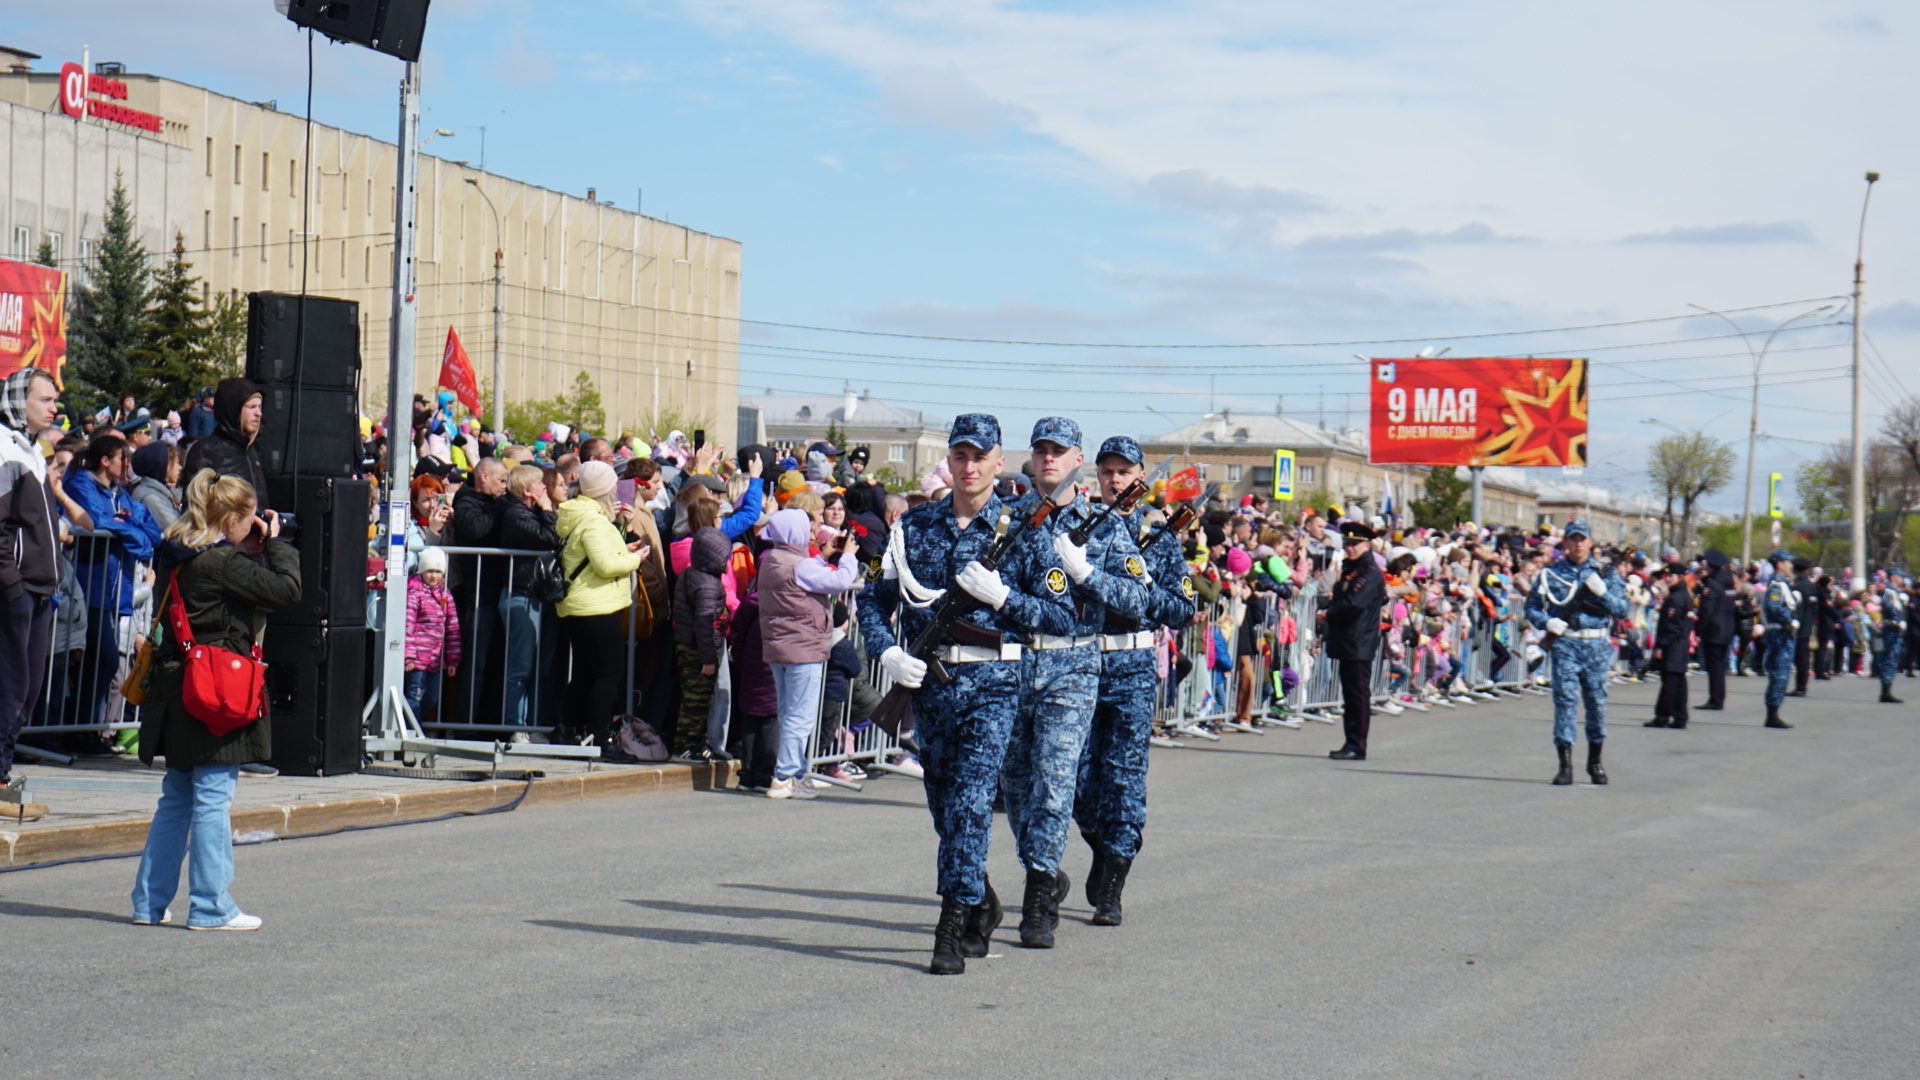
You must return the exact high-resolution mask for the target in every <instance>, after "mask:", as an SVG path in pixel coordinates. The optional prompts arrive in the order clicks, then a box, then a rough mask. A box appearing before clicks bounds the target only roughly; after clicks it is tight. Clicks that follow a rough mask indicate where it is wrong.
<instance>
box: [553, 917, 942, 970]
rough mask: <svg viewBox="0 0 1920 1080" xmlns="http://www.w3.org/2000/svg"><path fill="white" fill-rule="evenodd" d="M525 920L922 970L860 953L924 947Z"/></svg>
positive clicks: (660, 939) (685, 942)
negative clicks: (815, 942)
mask: <svg viewBox="0 0 1920 1080" xmlns="http://www.w3.org/2000/svg"><path fill="white" fill-rule="evenodd" d="M527 923H528V925H530V926H545V927H548V928H549V929H553V930H581V931H585V932H587V933H590V934H608V935H611V936H613V937H624V938H637V939H640V940H642V941H658V942H660V943H662V944H665V945H740V946H744V947H747V948H754V949H772V950H774V951H775V952H786V953H796V954H798V955H801V956H818V957H821V958H823V959H827V960H847V961H852V962H854V963H859V964H878V965H880V966H881V967H897V968H906V969H907V970H908V971H923V970H925V968H926V965H925V964H924V963H922V962H919V961H913V960H890V959H887V958H885V957H881V956H862V955H860V954H861V953H914V954H924V953H925V952H926V949H924V948H919V949H885V948H873V947H868V946H851V945H849V946H833V945H802V944H800V943H798V942H794V941H788V940H787V939H785V938H777V937H768V936H766V935H764V934H727V933H721V932H719V931H715V930H668V929H665V928H663V927H654V926H601V925H599V924H596V923H583V922H571V921H569V920H566V919H528V920H527Z"/></svg>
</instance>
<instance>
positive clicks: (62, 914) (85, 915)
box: [0, 900, 133, 925]
mask: <svg viewBox="0 0 1920 1080" xmlns="http://www.w3.org/2000/svg"><path fill="white" fill-rule="evenodd" d="M0 915H17V916H20V917H21V918H27V919H92V920H93V921H94V922H110V923H127V924H128V925H132V918H133V917H132V916H131V915H115V914H113V913H112V912H110V911H82V910H81V909H79V908H64V907H47V906H46V905H44V904H23V903H20V902H19V901H16V900H0Z"/></svg>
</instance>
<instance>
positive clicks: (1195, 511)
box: [1140, 481, 1220, 551]
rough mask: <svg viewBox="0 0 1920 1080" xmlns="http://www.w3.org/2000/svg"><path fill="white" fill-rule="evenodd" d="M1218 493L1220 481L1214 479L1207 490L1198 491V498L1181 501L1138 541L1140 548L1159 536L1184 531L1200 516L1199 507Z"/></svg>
mask: <svg viewBox="0 0 1920 1080" xmlns="http://www.w3.org/2000/svg"><path fill="white" fill-rule="evenodd" d="M1219 493H1220V483H1219V481H1215V482H1214V483H1212V484H1209V485H1208V486H1207V490H1205V491H1203V492H1201V493H1200V497H1199V498H1197V499H1195V500H1193V501H1192V502H1184V503H1181V504H1180V506H1179V509H1176V510H1175V511H1174V512H1173V513H1172V514H1170V515H1169V516H1168V517H1167V520H1165V521H1163V522H1161V523H1160V527H1159V528H1157V529H1155V530H1153V532H1152V533H1151V534H1149V535H1148V536H1147V538H1146V539H1145V540H1142V541H1141V542H1140V550H1141V551H1145V550H1147V548H1149V547H1151V546H1153V545H1154V544H1157V543H1159V542H1160V538H1161V537H1163V536H1165V535H1167V534H1168V533H1181V532H1185V531H1186V529H1187V526H1189V525H1192V524H1193V519H1194V518H1197V517H1199V516H1200V508H1201V507H1202V506H1205V505H1206V504H1207V503H1209V502H1212V501H1213V497H1214V496H1215V495H1218V494H1219Z"/></svg>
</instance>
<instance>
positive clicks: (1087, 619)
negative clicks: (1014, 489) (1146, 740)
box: [1000, 417, 1146, 874]
mask: <svg viewBox="0 0 1920 1080" xmlns="http://www.w3.org/2000/svg"><path fill="white" fill-rule="evenodd" d="M1042 439H1045V440H1048V441H1050V442H1055V443H1058V444H1059V445H1061V446H1078V445H1079V444H1080V428H1079V425H1078V424H1075V423H1074V422H1073V421H1071V420H1067V419H1065V418H1063V417H1046V418H1043V419H1042V420H1041V421H1040V422H1039V423H1037V424H1035V425H1034V427H1033V439H1032V441H1033V442H1036V443H1037V442H1040V441H1041V440H1042ZM1039 501H1040V495H1039V494H1038V493H1037V492H1029V493H1028V494H1027V495H1025V496H1023V497H1022V498H1021V499H1019V500H1018V501H1017V502H1016V503H1015V506H1016V509H1017V511H1018V512H1020V513H1031V512H1032V510H1033V507H1034V506H1035V505H1037V504H1038V503H1039ZM1092 513H1093V510H1092V506H1091V504H1090V503H1088V501H1087V499H1086V497H1085V496H1084V495H1077V494H1076V495H1075V496H1074V500H1073V503H1072V505H1070V506H1067V507H1064V508H1062V509H1060V510H1057V511H1055V512H1054V513H1053V514H1052V515H1051V516H1050V517H1048V518H1047V521H1046V532H1047V545H1048V547H1049V548H1051V546H1052V544H1053V537H1055V536H1064V535H1065V534H1066V533H1067V532H1069V531H1070V530H1071V529H1073V527H1074V526H1076V525H1080V524H1082V523H1084V522H1086V521H1087V520H1088V518H1089V517H1090V515H1091V514H1092ZM1086 553H1087V562H1088V563H1090V564H1092V566H1093V574H1092V576H1090V577H1089V578H1087V580H1086V581H1084V582H1081V583H1078V584H1075V583H1073V582H1070V581H1068V580H1067V576H1066V571H1065V570H1061V571H1060V572H1059V577H1058V579H1057V580H1056V581H1049V582H1048V588H1049V590H1051V589H1052V588H1053V587H1054V586H1055V585H1058V586H1060V587H1061V588H1062V589H1063V590H1064V591H1065V593H1066V596H1067V598H1068V599H1069V602H1070V603H1071V605H1072V606H1073V608H1074V611H1075V615H1074V619H1073V625H1072V626H1071V627H1070V628H1069V630H1068V633H1069V634H1070V635H1071V636H1072V637H1073V638H1075V639H1084V642H1085V643H1084V644H1079V645H1073V646H1070V647H1064V648H1046V649H1034V648H1030V649H1028V650H1026V651H1025V652H1023V653H1022V654H1021V657H1020V708H1019V711H1018V712H1017V713H1016V715H1015V717H1014V722H1013V736H1012V738H1011V739H1009V740H1008V743H1007V760H1006V764H1005V765H1004V766H1002V767H1001V770H1000V778H1001V783H1000V790H1001V792H1002V793H1003V794H1005V796H1006V800H1007V824H1008V825H1010V826H1011V827H1012V828H1013V835H1014V839H1015V841H1016V843H1017V844H1018V846H1019V852H1020V862H1021V864H1022V865H1024V866H1025V867H1026V868H1027V869H1028V870H1044V871H1046V872H1047V873H1049V874H1057V873H1059V872H1060V857H1061V856H1062V855H1063V854H1065V853H1066V849H1067V832H1068V828H1069V826H1070V825H1071V824H1072V821H1073V795H1074V790H1075V788H1076V786H1077V785H1078V783H1079V779H1080V756H1081V753H1082V752H1083V751H1084V750H1085V749H1086V744H1087V733H1088V731H1089V730H1090V729H1091V728H1092V726H1093V710H1094V704H1095V702H1096V701H1097V699H1098V697H1099V693H1100V646H1099V643H1098V640H1097V639H1098V636H1099V634H1100V633H1101V632H1102V630H1103V629H1104V627H1105V626H1106V621H1107V607H1108V606H1109V605H1113V606H1117V607H1119V608H1121V609H1123V610H1129V611H1139V610H1140V609H1141V607H1142V605H1143V603H1144V597H1145V594H1146V581H1145V575H1144V573H1143V574H1142V575H1141V576H1139V577H1134V576H1132V575H1129V574H1127V573H1126V572H1125V568H1124V566H1123V567H1122V569H1121V572H1120V573H1119V574H1115V573H1112V572H1110V571H1109V570H1108V569H1107V567H1108V559H1109V558H1110V557H1113V558H1118V559H1119V560H1121V562H1122V563H1123V564H1124V561H1125V557H1126V555H1127V554H1128V553H1132V554H1134V556H1135V558H1138V553H1137V552H1136V551H1134V547H1133V538H1132V536H1131V535H1130V534H1128V533H1124V532H1116V531H1114V530H1112V529H1102V530H1100V535H1099V536H1097V537H1090V538H1089V539H1088V541H1087V547H1086ZM1143 569H1144V568H1143Z"/></svg>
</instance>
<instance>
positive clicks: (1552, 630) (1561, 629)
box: [1547, 619, 1567, 637]
mask: <svg viewBox="0 0 1920 1080" xmlns="http://www.w3.org/2000/svg"><path fill="white" fill-rule="evenodd" d="M1566 632H1567V620H1565V619H1548V620H1547V633H1549V634H1553V635H1554V636H1556V637H1557V636H1559V635H1561V634H1564V633H1566Z"/></svg>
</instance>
